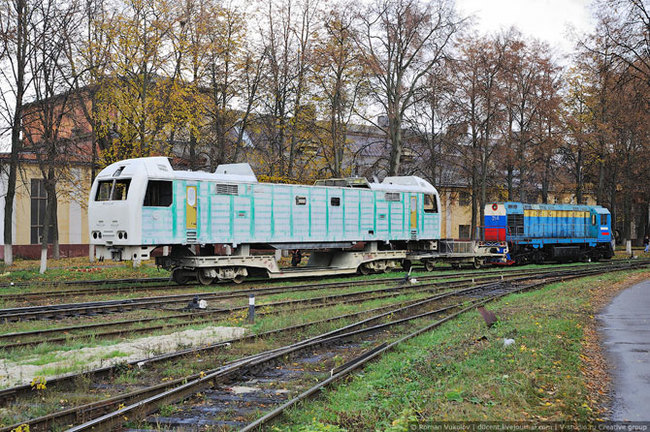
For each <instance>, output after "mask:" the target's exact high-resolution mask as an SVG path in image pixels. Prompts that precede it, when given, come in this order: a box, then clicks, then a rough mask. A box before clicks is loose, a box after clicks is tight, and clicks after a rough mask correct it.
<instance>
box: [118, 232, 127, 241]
mask: <svg viewBox="0 0 650 432" xmlns="http://www.w3.org/2000/svg"><path fill="white" fill-rule="evenodd" d="M127 237H128V236H127V234H126V231H118V232H117V238H118V239H120V240H126V239H127Z"/></svg>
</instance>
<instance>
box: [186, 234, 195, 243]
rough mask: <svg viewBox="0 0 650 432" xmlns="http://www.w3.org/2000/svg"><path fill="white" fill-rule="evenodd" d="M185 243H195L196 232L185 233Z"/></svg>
mask: <svg viewBox="0 0 650 432" xmlns="http://www.w3.org/2000/svg"><path fill="white" fill-rule="evenodd" d="M187 242H188V243H196V231H187Z"/></svg>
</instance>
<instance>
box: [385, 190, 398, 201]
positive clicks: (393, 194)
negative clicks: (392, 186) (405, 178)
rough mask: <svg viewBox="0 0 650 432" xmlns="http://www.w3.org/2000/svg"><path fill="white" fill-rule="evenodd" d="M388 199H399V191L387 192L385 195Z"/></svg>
mask: <svg viewBox="0 0 650 432" xmlns="http://www.w3.org/2000/svg"><path fill="white" fill-rule="evenodd" d="M384 199H385V200H386V201H399V193H397V192H386V195H385V196H384Z"/></svg>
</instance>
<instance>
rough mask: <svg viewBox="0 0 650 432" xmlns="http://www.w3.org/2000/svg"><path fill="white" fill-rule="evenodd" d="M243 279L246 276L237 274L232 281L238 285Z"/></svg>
mask: <svg viewBox="0 0 650 432" xmlns="http://www.w3.org/2000/svg"><path fill="white" fill-rule="evenodd" d="M244 279H246V276H244V275H240V274H238V275H237V276H235V278H234V279H233V280H232V281H233V282H234V283H236V284H238V285H239V284H240V283H242V282H244Z"/></svg>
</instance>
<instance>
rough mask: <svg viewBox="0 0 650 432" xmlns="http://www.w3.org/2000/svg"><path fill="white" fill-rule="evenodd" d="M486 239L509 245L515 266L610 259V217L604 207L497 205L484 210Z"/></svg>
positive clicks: (612, 252)
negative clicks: (504, 242)
mask: <svg viewBox="0 0 650 432" xmlns="http://www.w3.org/2000/svg"><path fill="white" fill-rule="evenodd" d="M484 222H485V238H486V240H488V241H504V240H505V241H506V242H507V244H508V250H509V253H510V257H511V259H512V260H514V262H516V263H520V264H521V263H529V262H532V263H542V262H544V261H575V260H584V261H589V260H598V259H601V258H605V259H608V258H611V257H612V256H613V255H614V250H613V247H612V242H611V239H612V237H611V233H612V230H611V215H610V213H609V210H607V209H606V208H604V207H601V206H587V205H572V204H523V203H519V202H495V203H490V204H488V205H487V206H486V207H485V221H484Z"/></svg>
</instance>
